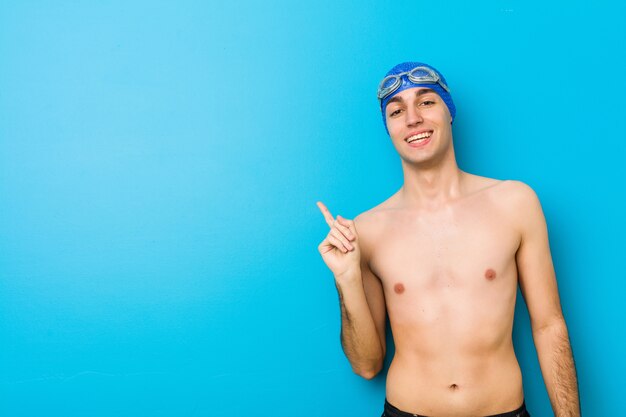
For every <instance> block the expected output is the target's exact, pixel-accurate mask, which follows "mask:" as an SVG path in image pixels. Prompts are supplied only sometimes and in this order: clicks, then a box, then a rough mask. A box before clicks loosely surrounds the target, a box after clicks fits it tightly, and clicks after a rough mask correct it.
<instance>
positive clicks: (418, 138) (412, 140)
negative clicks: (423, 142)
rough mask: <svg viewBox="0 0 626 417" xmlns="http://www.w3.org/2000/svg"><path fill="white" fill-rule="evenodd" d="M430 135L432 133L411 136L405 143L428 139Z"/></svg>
mask: <svg viewBox="0 0 626 417" xmlns="http://www.w3.org/2000/svg"><path fill="white" fill-rule="evenodd" d="M432 133H433V132H424V133H420V134H419V135H413V136H410V137H408V138H407V139H406V141H407V142H408V143H411V142H415V141H416V140H420V139H426V138H429V137H430V135H432Z"/></svg>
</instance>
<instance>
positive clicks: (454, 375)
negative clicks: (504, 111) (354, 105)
mask: <svg viewBox="0 0 626 417" xmlns="http://www.w3.org/2000/svg"><path fill="white" fill-rule="evenodd" d="M378 98H379V102H380V109H381V112H382V117H383V122H384V124H385V128H386V129H387V132H388V133H389V136H390V137H391V141H392V143H393V145H394V147H395V148H396V150H397V152H398V154H399V155H400V159H401V163H402V169H403V172H404V184H403V185H402V187H401V188H400V189H399V190H398V191H397V192H396V193H395V194H393V195H392V196H391V197H389V198H388V199H387V200H385V201H383V202H382V203H380V204H379V205H378V206H376V207H374V208H372V209H370V210H368V211H366V212H364V213H361V214H360V215H358V216H357V217H356V218H355V219H354V220H348V219H345V218H342V217H341V216H337V219H334V218H333V216H332V215H331V213H330V212H329V211H328V209H327V208H326V206H325V205H324V204H322V203H321V202H318V207H319V208H320V210H321V211H322V214H323V215H324V217H325V219H326V221H327V223H328V225H329V227H330V232H329V233H328V235H327V236H326V238H325V239H324V240H323V241H322V242H321V243H320V245H319V247H318V249H319V251H320V254H321V255H322V257H323V259H324V261H325V263H326V264H327V266H328V267H329V268H330V269H331V271H332V272H333V274H334V277H335V284H336V286H337V290H338V292H339V299H340V303H341V316H342V320H341V343H342V346H343V349H344V352H345V354H346V356H347V357H348V359H349V361H350V363H351V365H352V368H353V370H354V372H356V373H357V374H359V375H361V376H363V377H364V378H367V379H371V378H373V377H374V376H375V375H376V374H377V373H378V372H379V371H380V370H381V369H382V367H383V360H384V357H385V351H386V346H385V317H386V314H389V321H390V324H391V329H392V334H393V337H394V344H395V348H396V351H395V356H394V358H393V360H392V362H391V365H390V367H389V372H388V375H387V388H386V398H385V404H384V412H383V416H387V417H414V416H445V417H457V416H458V417H468V416H510V417H513V416H515V417H522V416H526V417H527V416H529V415H530V414H529V413H528V411H526V407H525V400H524V391H523V386H522V374H521V371H520V367H519V364H518V362H517V358H516V356H515V352H514V350H513V342H512V338H511V334H512V328H513V316H514V310H515V299H516V294H517V285H518V283H519V285H520V288H521V292H522V295H523V297H524V299H525V301H526V304H527V306H528V311H529V314H530V319H531V325H532V332H533V339H534V342H535V346H536V349H537V353H538V357H539V362H540V366H541V372H542V375H543V378H544V381H545V384H546V387H547V390H548V395H549V397H550V401H551V404H552V408H553V410H554V414H555V416H557V417H559V416H563V417H565V416H567V417H574V416H580V406H579V397H578V387H577V381H576V370H575V366H574V359H573V356H572V352H571V347H570V342H569V336H568V331H567V326H566V324H565V320H564V317H563V313H562V310H561V304H560V299H559V294H558V288H557V283H556V277H555V272H554V266H553V264H552V258H551V254H550V248H549V242H548V233H547V226H546V222H545V218H544V215H543V211H542V208H541V204H540V202H539V199H538V198H537V195H536V194H535V192H534V191H533V190H532V189H531V188H530V187H529V186H528V185H526V184H524V183H523V182H520V181H515V180H505V181H501V180H497V179H492V178H486V177H481V176H477V175H473V174H470V173H467V172H464V171H461V170H460V169H459V167H458V166H457V164H456V159H455V154H454V146H453V141H452V126H451V125H452V122H453V120H454V116H455V114H456V108H455V106H454V103H453V101H452V97H451V96H450V89H449V88H448V86H447V83H446V80H445V78H444V77H443V76H442V75H441V73H439V71H437V70H436V69H435V68H433V67H432V66H430V65H427V64H423V63H419V62H405V63H402V64H399V65H397V66H395V67H394V68H392V69H391V70H390V71H389V72H388V73H387V74H386V77H385V78H384V79H383V81H382V82H381V84H380V87H379V91H378ZM357 230H358V233H357Z"/></svg>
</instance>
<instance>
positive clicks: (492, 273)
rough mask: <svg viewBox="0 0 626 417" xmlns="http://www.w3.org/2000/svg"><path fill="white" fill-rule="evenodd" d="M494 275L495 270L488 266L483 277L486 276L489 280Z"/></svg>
mask: <svg viewBox="0 0 626 417" xmlns="http://www.w3.org/2000/svg"><path fill="white" fill-rule="evenodd" d="M495 277H496V271H494V270H493V269H491V268H489V269H488V270H486V271H485V278H487V279H488V280H489V281H491V280H493V279H494V278H495Z"/></svg>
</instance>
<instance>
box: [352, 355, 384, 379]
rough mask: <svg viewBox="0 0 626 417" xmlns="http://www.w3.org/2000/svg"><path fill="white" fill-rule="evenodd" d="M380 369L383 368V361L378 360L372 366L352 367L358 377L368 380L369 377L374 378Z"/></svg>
mask: <svg viewBox="0 0 626 417" xmlns="http://www.w3.org/2000/svg"><path fill="white" fill-rule="evenodd" d="M382 369H383V361H382V360H380V361H378V362H377V363H376V364H375V365H374V366H371V367H367V368H360V369H355V368H353V371H354V373H355V374H357V375H359V376H360V377H363V378H365V379H367V380H370V379H374V377H376V375H378V373H379V372H380V371H381V370H382Z"/></svg>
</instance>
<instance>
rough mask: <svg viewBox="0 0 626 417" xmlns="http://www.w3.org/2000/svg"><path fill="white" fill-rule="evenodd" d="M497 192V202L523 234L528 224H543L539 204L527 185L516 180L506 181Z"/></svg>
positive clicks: (534, 193) (536, 196)
mask: <svg viewBox="0 0 626 417" xmlns="http://www.w3.org/2000/svg"><path fill="white" fill-rule="evenodd" d="M497 188H499V190H498V192H499V193H501V194H500V195H499V196H498V201H500V202H501V204H503V210H505V211H506V212H507V213H508V216H509V217H510V218H511V220H512V222H513V223H514V225H515V227H516V228H517V229H518V230H519V231H520V232H523V231H524V229H527V228H528V226H529V224H535V223H537V222H539V223H541V222H543V218H544V216H543V210H542V208H541V202H540V201H539V197H538V195H537V193H536V192H535V190H534V189H533V188H532V187H531V186H530V185H528V184H526V183H525V182H522V181H518V180H506V181H504V182H503V183H502V186H500V187H497Z"/></svg>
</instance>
